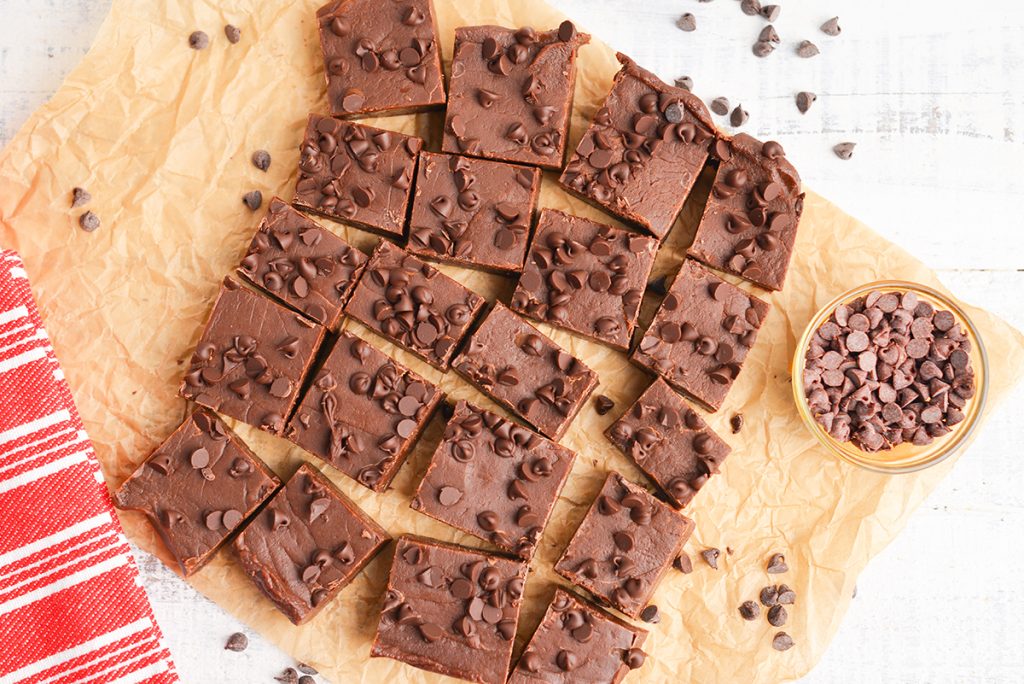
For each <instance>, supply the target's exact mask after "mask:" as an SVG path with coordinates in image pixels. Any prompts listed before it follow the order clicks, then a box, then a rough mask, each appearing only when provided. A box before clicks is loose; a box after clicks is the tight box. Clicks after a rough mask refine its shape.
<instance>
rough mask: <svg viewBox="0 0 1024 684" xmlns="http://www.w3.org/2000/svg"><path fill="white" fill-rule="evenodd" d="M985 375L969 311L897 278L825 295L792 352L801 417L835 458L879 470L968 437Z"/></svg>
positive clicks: (942, 455)
mask: <svg viewBox="0 0 1024 684" xmlns="http://www.w3.org/2000/svg"><path fill="white" fill-rule="evenodd" d="M987 376H988V358H987V356H986V354H985V347H984V346H983V344H982V341H981V339H980V337H979V335H978V330H977V328H975V326H974V324H973V323H972V322H971V320H970V318H968V316H967V314H966V313H964V311H963V310H962V309H961V308H960V307H959V306H958V305H957V304H956V303H955V302H953V301H950V299H949V298H948V297H946V296H945V295H943V294H942V293H940V292H937V291H936V290H933V289H931V288H929V287H925V286H924V285H918V284H916V283H910V282H903V281H880V282H874V283H869V284H867V285H864V286H862V287H858V288H856V289H853V290H850V291H849V292H845V293H843V294H842V295H840V296H838V297H836V298H835V299H834V300H832V301H831V302H829V303H828V304H826V305H825V306H824V307H823V308H822V309H821V310H820V311H818V313H817V314H816V315H815V316H814V318H813V319H812V320H811V322H810V324H809V325H808V326H807V329H806V330H805V331H804V334H803V336H802V337H801V339H800V342H799V344H798V345H797V351H796V354H795V356H794V359H793V393H794V395H795V397H796V404H797V407H798V409H799V411H800V415H801V417H802V418H803V421H804V424H805V425H807V427H808V428H809V429H810V430H811V432H812V433H813V434H814V435H815V437H817V438H818V440H819V441H820V442H821V443H822V445H824V446H825V447H826V448H828V449H829V451H831V452H832V453H833V454H835V455H836V456H838V457H839V458H841V459H843V460H844V461H847V462H849V463H852V464H854V465H858V466H861V467H863V468H867V469H869V470H874V471H877V472H884V473H909V472H914V471H917V470H921V469H923V468H927V467H929V466H932V465H935V464H936V463H939V462H941V461H943V460H944V459H946V458H948V457H949V456H950V455H952V454H953V453H955V452H956V451H957V450H958V449H959V448H960V447H962V446H963V445H964V444H966V443H967V441H968V440H969V439H970V437H971V435H972V433H973V432H974V428H975V426H976V425H977V422H978V417H979V416H980V415H981V411H982V408H983V407H984V404H985V397H986V394H987V391H988V385H987Z"/></svg>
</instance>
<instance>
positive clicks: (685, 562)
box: [672, 551, 693, 575]
mask: <svg viewBox="0 0 1024 684" xmlns="http://www.w3.org/2000/svg"><path fill="white" fill-rule="evenodd" d="M672 567H673V568H675V569H676V570H678V571H679V572H681V573H683V574H684V575H689V574H690V573H691V572H693V561H691V560H690V557H689V556H688V555H687V554H686V552H685V551H684V552H682V553H680V554H679V555H678V556H676V559H675V560H674V561H672Z"/></svg>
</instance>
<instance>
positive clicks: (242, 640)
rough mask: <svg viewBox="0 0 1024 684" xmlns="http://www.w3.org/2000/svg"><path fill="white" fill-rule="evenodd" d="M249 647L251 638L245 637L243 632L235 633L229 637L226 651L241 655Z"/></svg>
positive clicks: (225, 646)
mask: <svg viewBox="0 0 1024 684" xmlns="http://www.w3.org/2000/svg"><path fill="white" fill-rule="evenodd" d="M248 647H249V637H247V636H245V635H244V634H242V633H241V632H235V633H234V634H232V635H231V636H229V637H228V641H227V643H226V644H224V650H225V651H234V652H235V653H241V652H242V651H244V650H245V649H247V648H248Z"/></svg>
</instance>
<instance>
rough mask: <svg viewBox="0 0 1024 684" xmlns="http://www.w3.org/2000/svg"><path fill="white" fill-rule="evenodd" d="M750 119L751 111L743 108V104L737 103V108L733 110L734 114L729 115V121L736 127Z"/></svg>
mask: <svg viewBox="0 0 1024 684" xmlns="http://www.w3.org/2000/svg"><path fill="white" fill-rule="evenodd" d="M748 119H750V113H749V112H748V111H747V110H746V109H744V108H743V105H736V108H735V109H733V110H732V114H730V115H729V123H731V124H732V125H733V126H734V127H736V128H739V127H740V126H742V125H743V124H745V123H747V120H748Z"/></svg>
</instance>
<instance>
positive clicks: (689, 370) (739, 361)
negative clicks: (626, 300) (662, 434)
mask: <svg viewBox="0 0 1024 684" xmlns="http://www.w3.org/2000/svg"><path fill="white" fill-rule="evenodd" d="M768 309H769V306H768V304H766V303H764V302H763V301H761V300H760V299H758V298H757V297H754V296H753V295H748V294H747V293H746V292H744V291H743V290H741V289H739V288H738V287H736V286H735V285H732V284H730V283H727V282H725V281H724V280H722V279H721V278H719V277H718V276H716V275H714V274H713V273H711V272H710V271H708V270H707V269H705V268H703V267H702V266H700V265H699V264H697V262H695V261H691V260H690V259H687V260H686V261H684V262H683V265H682V268H680V270H679V275H677V276H676V279H675V281H674V282H673V283H672V288H671V289H670V290H669V292H668V294H667V295H665V299H664V300H663V301H662V303H661V308H659V309H658V312H657V313H656V314H655V316H654V321H653V322H652V323H651V325H650V327H649V328H648V329H647V333H646V334H645V335H644V337H643V339H642V340H640V344H639V345H638V346H637V348H636V349H634V350H633V360H634V361H635V362H636V363H638V364H640V365H641V366H643V367H645V368H647V369H649V370H651V371H652V372H654V373H656V374H658V375H660V376H661V377H663V378H665V380H666V381H668V384H670V385H672V386H673V387H675V388H676V389H679V390H682V391H683V392H686V393H687V394H689V395H690V396H692V397H694V398H695V399H697V400H698V401H701V402H702V403H704V404H705V405H707V406H708V407H709V408H711V409H712V410H714V411H717V410H718V409H719V408H721V407H722V402H723V401H725V396H726V395H727V394H728V393H729V389H730V388H731V387H732V385H733V383H734V382H735V381H736V377H737V376H738V375H739V374H740V370H741V369H742V368H743V361H744V359H746V358H747V354H748V353H749V352H750V350H751V348H753V346H754V342H755V341H756V340H757V333H758V330H760V328H761V324H762V323H763V322H764V319H765V316H766V315H767V314H768Z"/></svg>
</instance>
